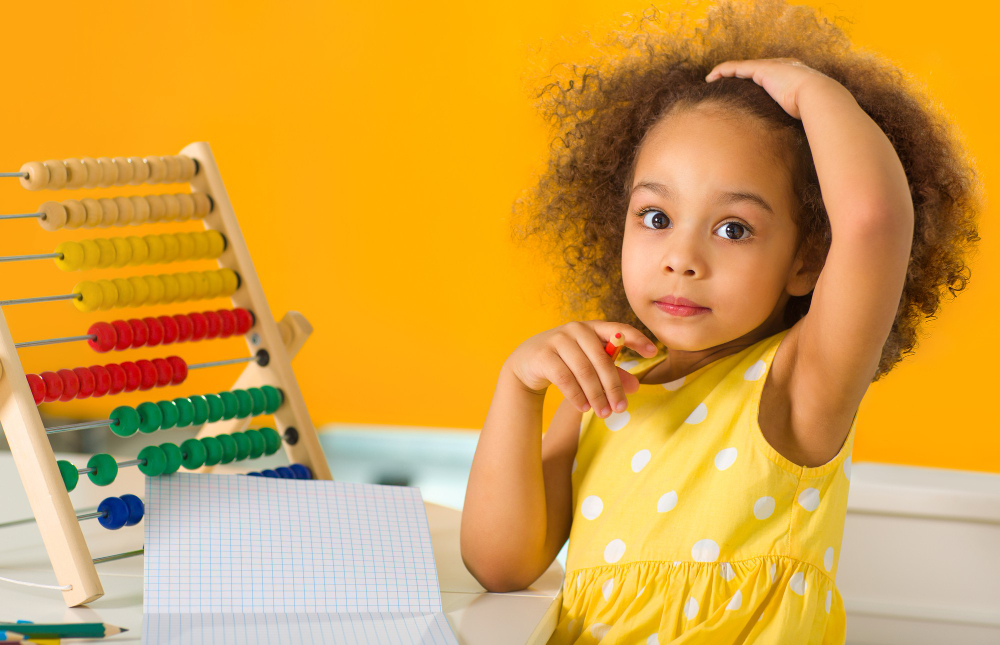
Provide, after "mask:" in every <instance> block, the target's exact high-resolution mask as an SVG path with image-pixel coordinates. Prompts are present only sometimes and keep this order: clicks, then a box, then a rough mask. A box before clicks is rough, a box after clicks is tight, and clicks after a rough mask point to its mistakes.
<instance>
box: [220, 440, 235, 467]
mask: <svg viewBox="0 0 1000 645" xmlns="http://www.w3.org/2000/svg"><path fill="white" fill-rule="evenodd" d="M215 438H216V439H218V440H219V444H220V445H221V446H222V459H221V460H220V461H219V463H220V464H228V463H229V462H231V461H233V460H234V459H236V440H235V439H233V438H232V437H231V436H229V435H228V434H220V435H216V436H215Z"/></svg>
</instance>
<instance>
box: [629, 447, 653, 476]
mask: <svg viewBox="0 0 1000 645" xmlns="http://www.w3.org/2000/svg"><path fill="white" fill-rule="evenodd" d="M650 456H651V453H650V452H649V451H648V450H640V451H639V452H637V453H635V454H634V455H632V472H634V473H637V472H639V471H640V470H642V469H643V468H645V467H646V464H648V463H649V458H650Z"/></svg>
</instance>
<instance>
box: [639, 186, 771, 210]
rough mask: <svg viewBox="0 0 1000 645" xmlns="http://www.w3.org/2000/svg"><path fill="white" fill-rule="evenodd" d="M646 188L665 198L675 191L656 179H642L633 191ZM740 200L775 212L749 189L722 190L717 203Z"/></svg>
mask: <svg viewBox="0 0 1000 645" xmlns="http://www.w3.org/2000/svg"><path fill="white" fill-rule="evenodd" d="M640 188H644V189H646V190H648V191H650V192H652V193H656V194H657V195H659V196H660V197H662V198H663V199H672V198H673V191H672V190H671V189H670V187H669V186H667V185H665V184H660V183H657V182H655V181H641V182H639V183H638V184H636V185H635V186H634V187H633V188H632V193H633V194H634V193H635V191H637V190H639V189H640ZM740 202H750V203H751V204H756V205H757V206H759V207H760V208H762V209H764V210H766V211H767V212H768V213H771V214H772V215H773V214H774V209H773V208H771V205H770V204H768V203H767V200H766V199H764V198H763V197H761V196H760V195H758V194H757V193H754V192H751V191H749V190H742V191H735V192H733V191H720V192H719V194H718V197H717V198H716V200H715V203H716V204H718V205H719V206H728V205H729V204H737V203H740Z"/></svg>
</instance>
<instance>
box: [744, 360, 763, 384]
mask: <svg viewBox="0 0 1000 645" xmlns="http://www.w3.org/2000/svg"><path fill="white" fill-rule="evenodd" d="M766 369H767V363H765V362H764V361H757V362H756V363H754V364H753V365H751V366H750V367H748V368H747V371H745V372H743V380H745V381H756V380H757V379H759V378H760V377H761V376H763V375H764V370H766Z"/></svg>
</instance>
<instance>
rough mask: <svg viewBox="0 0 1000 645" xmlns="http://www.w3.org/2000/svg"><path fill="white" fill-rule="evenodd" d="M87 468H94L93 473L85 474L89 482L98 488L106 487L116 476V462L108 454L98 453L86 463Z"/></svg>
mask: <svg viewBox="0 0 1000 645" xmlns="http://www.w3.org/2000/svg"><path fill="white" fill-rule="evenodd" d="M87 468H94V469H95V471H94V472H92V473H87V477H90V481H92V482H94V483H95V484H97V485H98V486H107V485H108V484H110V483H111V482H113V481H114V480H115V477H117V476H118V462H117V461H115V458H114V457H112V456H111V455H109V454H106V453H103V452H100V453H97V454H96V455H94V456H93V457H91V458H90V460H89V461H87Z"/></svg>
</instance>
